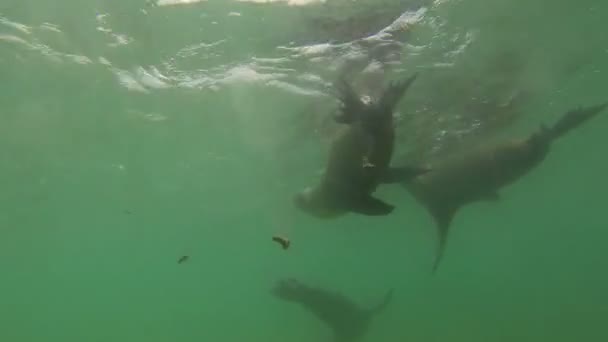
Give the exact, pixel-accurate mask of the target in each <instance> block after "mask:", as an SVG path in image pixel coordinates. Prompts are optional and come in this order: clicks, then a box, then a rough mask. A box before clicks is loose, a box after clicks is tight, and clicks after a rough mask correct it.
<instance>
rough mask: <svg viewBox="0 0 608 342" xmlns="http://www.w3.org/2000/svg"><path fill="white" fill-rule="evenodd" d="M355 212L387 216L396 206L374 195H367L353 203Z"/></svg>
mask: <svg viewBox="0 0 608 342" xmlns="http://www.w3.org/2000/svg"><path fill="white" fill-rule="evenodd" d="M351 210H352V211H353V212H356V213H359V214H363V215H367V216H385V215H388V214H390V213H391V212H393V210H395V206H393V205H391V204H388V203H386V202H384V201H382V200H380V199H377V198H375V197H372V196H366V197H363V198H361V199H359V200H358V201H353V203H352V204H351Z"/></svg>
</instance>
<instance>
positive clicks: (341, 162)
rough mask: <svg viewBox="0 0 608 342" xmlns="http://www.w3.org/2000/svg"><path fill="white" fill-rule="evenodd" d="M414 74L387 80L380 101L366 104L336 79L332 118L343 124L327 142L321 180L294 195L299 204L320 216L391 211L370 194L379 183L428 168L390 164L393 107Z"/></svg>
mask: <svg viewBox="0 0 608 342" xmlns="http://www.w3.org/2000/svg"><path fill="white" fill-rule="evenodd" d="M416 77H417V75H416V74H415V75H413V76H411V77H410V78H408V79H406V80H405V81H402V82H395V83H391V84H390V86H389V87H388V88H387V89H385V91H384V92H383V94H382V96H380V99H379V101H377V102H370V103H364V102H363V101H362V100H361V99H360V97H359V96H358V95H357V94H355V92H354V90H353V89H352V88H351V87H350V85H349V84H348V83H347V82H346V81H344V80H341V81H340V82H341V83H340V84H339V85H340V86H339V87H338V90H339V92H340V100H341V102H342V108H341V110H340V111H339V113H338V114H337V115H336V116H335V118H334V119H335V120H336V121H337V122H339V123H343V124H345V126H344V127H343V129H342V130H341V131H340V132H338V134H337V136H336V137H335V139H334V140H333V141H332V143H331V146H330V151H329V160H328V163H327V166H326V169H325V172H324V173H323V176H322V178H321V181H320V182H319V183H318V184H317V185H316V186H314V187H308V188H307V189H305V190H304V191H301V192H299V193H297V194H296V195H295V196H294V203H295V206H296V207H297V208H299V209H301V210H303V211H304V212H306V213H308V214H311V215H313V216H316V217H318V218H324V219H328V218H335V217H338V216H341V215H344V214H346V213H348V212H354V213H359V214H363V215H369V216H380V215H388V214H390V213H391V212H392V211H393V210H394V208H395V207H394V206H393V205H391V204H388V203H386V202H384V201H382V200H380V199H378V198H375V197H373V196H372V193H373V192H374V191H375V190H376V188H377V186H378V185H379V184H381V183H386V184H388V183H399V182H401V181H405V180H409V179H412V178H413V177H415V176H417V175H419V174H421V173H424V172H426V171H427V169H425V168H420V167H397V168H395V167H391V166H389V164H390V161H391V158H392V155H393V147H394V143H395V128H394V123H393V110H394V108H395V106H396V104H397V103H398V102H399V100H400V99H401V97H402V96H403V94H404V93H405V91H406V90H407V89H408V88H409V86H410V85H411V84H412V82H413V81H414V80H415V79H416Z"/></svg>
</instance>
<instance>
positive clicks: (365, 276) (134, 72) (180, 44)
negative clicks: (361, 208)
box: [0, 0, 608, 342]
mask: <svg viewBox="0 0 608 342" xmlns="http://www.w3.org/2000/svg"><path fill="white" fill-rule="evenodd" d="M311 3H312V1H311ZM402 14H403V16H401V15H402ZM607 15H608V5H607V4H606V2H605V1H599V0H593V1H592V0H581V1H576V2H572V1H554V0H539V1H528V0H443V1H439V0H437V1H430V0H429V1H424V0H417V1H413V0H411V1H398V0H392V1H389V0H386V1H372V0H368V1H346V0H345V1H337V0H333V1H332V0H328V1H326V2H325V3H322V4H318V3H317V4H315V3H312V4H308V5H301V6H296V5H294V4H291V5H290V4H287V3H285V2H276V3H263V4H259V3H258V4H254V3H250V2H237V1H228V0H225V1H220V0H216V1H211V0H210V1H208V2H206V1H203V2H198V3H193V4H181V5H172V6H168V5H167V6H165V5H163V6H158V5H155V4H154V3H153V2H150V1H148V2H146V1H137V0H133V1H102V0H97V1H75V0H63V1H42V0H37V1H35V0H27V1H26V0H19V1H17V0H1V1H0V79H1V80H2V83H1V91H0V105H1V106H0V108H1V109H0V189H1V191H0V271H1V278H0V308H1V311H0V341H10V342H38V341H44V342H47V341H48V342H55V341H57V342H59V341H61V342H69V341H74V342H75V341H78V342H82V341H103V342H107V341H125V342H127V341H128V342H135V341H146V342H156V341H158V342H160V341H163V342H165V341H166V342H169V341H171V342H186V341H226V342H232V341H264V342H272V341H294V342H299V341H302V342H304V341H306V342H310V341H331V331H330V329H329V328H328V326H326V325H324V323H323V322H322V321H320V320H317V319H316V318H315V317H314V316H313V315H311V314H310V313H309V312H307V311H306V310H304V309H303V307H301V306H297V305H294V304H292V303H287V302H284V301H280V300H278V299H277V298H275V297H274V296H272V295H271V289H272V288H273V286H274V285H275V282H276V281H278V280H280V279H283V278H287V277H293V278H297V279H298V280H300V281H302V282H304V283H307V284H311V285H314V286H318V287H321V288H325V289H327V290H330V291H336V292H341V293H343V294H344V295H345V296H348V297H349V298H351V299H352V300H353V301H355V302H357V303H359V304H360V305H362V306H368V305H373V304H374V303H377V302H378V301H379V300H380V298H381V297H382V296H383V295H384V293H385V292H386V291H387V290H388V289H390V288H393V289H394V299H393V301H392V302H391V303H390V304H389V305H388V306H387V308H386V310H384V311H383V312H382V313H380V314H378V315H377V316H376V317H374V319H373V321H372V322H371V325H370V328H369V330H368V331H367V333H366V335H365V336H363V337H362V338H361V340H360V341H387V342H391V341H467V342H471V341H483V342H493V341H509V342H510V341H552V342H557V341H568V342H570V341H585V340H586V341H603V340H605V339H607V338H608V333H607V332H606V329H605V324H606V317H608V294H607V292H606V289H607V288H608V275H607V274H606V266H607V265H608V255H607V254H606V250H605V247H604V246H605V240H606V239H607V238H608V233H606V231H605V230H606V222H605V219H604V217H603V214H604V212H603V210H605V199H604V193H605V192H606V190H607V189H608V188H607V183H606V181H605V176H606V171H608V164H607V163H606V161H605V155H606V154H605V152H604V151H603V146H605V139H604V137H605V131H606V128H608V117H607V116H608V115H603V116H600V117H598V118H596V119H594V120H593V121H592V122H590V123H589V124H586V125H585V126H584V127H581V128H580V129H578V130H576V131H575V132H573V133H571V134H569V135H568V136H567V137H565V138H564V139H561V140H560V141H559V142H558V143H557V144H556V145H555V146H554V148H553V150H552V151H551V154H550V155H549V157H548V158H547V160H546V161H544V162H543V163H542V164H541V165H540V167H538V168H537V169H535V170H534V171H533V172H532V173H530V174H529V175H527V176H526V177H524V178H523V179H521V180H520V181H519V182H517V183H515V184H514V185H513V186H510V187H508V188H505V189H504V190H503V191H501V197H502V198H501V200H500V201H498V202H497V203H479V204H475V205H471V206H468V207H467V208H466V209H464V210H463V211H462V212H461V213H459V215H458V216H457V218H456V220H455V222H454V226H453V229H452V232H451V235H450V241H449V246H448V250H447V252H446V255H445V259H444V262H443V263H442V265H441V268H440V269H439V271H438V272H437V274H435V275H431V274H430V268H431V265H432V260H433V253H434V248H435V241H436V237H435V231H434V228H433V223H432V220H431V219H430V217H429V216H428V214H427V213H426V212H425V211H424V210H423V208H422V207H421V206H420V205H419V204H418V203H416V202H415V201H414V200H413V199H412V197H411V196H410V195H409V194H407V192H406V191H405V190H404V189H403V188H401V187H398V186H383V187H382V188H380V190H379V191H378V196H379V197H382V198H383V199H385V200H386V201H389V202H391V203H394V204H395V205H397V207H398V208H397V210H396V211H395V212H394V213H393V214H392V215H390V216H387V217H384V218H370V217H363V216H356V215H348V216H345V217H343V218H340V219H338V220H334V221H321V220H318V219H315V218H314V217H310V216H307V215H305V214H304V213H302V212H299V211H297V210H296V209H295V208H294V207H293V205H292V202H291V198H292V196H293V194H294V193H295V192H297V191H299V190H301V189H302V188H303V187H304V186H306V185H309V184H312V183H313V182H314V181H315V180H317V179H318V175H319V171H320V170H322V168H323V163H324V162H325V155H326V151H327V146H328V138H330V137H331V134H332V132H333V131H332V129H333V128H332V126H331V124H332V123H331V121H330V120H329V121H328V120H324V119H323V118H327V117H328V115H330V113H331V112H332V110H334V109H335V102H334V99H333V98H332V96H331V94H330V87H329V83H330V82H332V81H333V80H334V79H335V78H336V77H337V75H338V73H339V71H338V69H339V68H340V66H341V65H342V63H344V62H345V61H346V60H354V61H355V62H353V63H354V64H353V65H356V66H355V67H353V71H352V73H353V74H354V75H360V79H362V81H360V83H359V85H358V86H359V87H360V89H363V90H364V89H367V90H370V89H371V90H370V91H371V92H373V90H375V89H377V87H376V86H374V84H375V85H377V84H379V83H374V82H378V80H377V78H376V80H375V81H374V80H372V81H369V79H373V77H371V76H369V75H372V74H371V73H366V72H364V71H363V69H364V68H365V67H366V65H367V63H369V61H370V60H369V58H368V57H366V56H368V55H369V54H367V53H368V52H369V51H371V50H369V49H371V48H370V47H369V46H375V45H374V44H376V43H377V42H376V43H373V42H372V43H370V44H368V45H365V44H363V45H360V46H359V47H357V46H358V45H357V44H356V42H353V41H355V40H356V39H359V38H365V37H370V36H371V37H377V35H376V36H374V35H375V34H377V33H378V32H380V31H381V30H382V29H383V28H385V27H387V26H389V25H391V23H394V22H396V23H397V24H399V23H404V22H408V23H409V24H410V25H411V26H410V28H411V31H409V32H408V33H407V34H406V35H404V36H400V37H397V36H395V37H392V38H391V39H394V40H395V41H397V42H400V43H401V45H397V48H396V49H395V50H394V52H395V53H396V54H397V55H396V56H395V55H393V57H392V58H393V60H394V61H395V63H394V64H391V69H390V72H389V73H388V74H387V76H386V77H387V78H401V77H405V76H407V75H410V74H412V73H413V72H414V71H418V72H420V76H419V79H418V80H417V81H416V83H415V85H414V86H413V87H412V89H411V91H410V92H409V93H408V94H407V95H406V97H405V99H404V100H403V101H402V102H401V104H400V107H399V112H400V113H401V114H402V116H403V120H401V121H400V125H399V130H398V134H399V146H398V153H397V155H396V157H395V160H397V161H400V160H401V161H402V160H406V159H408V158H412V160H414V159H423V160H424V159H432V158H439V157H441V156H442V155H448V154H450V153H453V151H454V150H457V149H459V148H460V149H464V148H466V146H469V145H470V144H473V145H479V144H484V143H485V142H486V141H489V140H492V139H494V138H495V137H501V138H502V137H505V136H514V135H525V134H528V133H530V132H532V131H534V130H535V129H536V128H537V127H538V125H539V124H540V123H541V122H547V123H550V122H554V120H556V118H557V117H558V116H559V115H560V114H562V113H564V112H565V111H567V110H568V109H570V108H572V107H574V106H578V105H591V104H596V103H600V102H602V101H606V99H607V98H608V93H607V92H606V89H608V88H607V87H606V84H607V83H606V75H608V63H607V61H608V35H606V24H605V18H606V16H607ZM400 16H401V17H400ZM349 18H350V21H348V20H349ZM345 25H346V26H345ZM348 25H350V26H348ZM389 40H390V39H389ZM366 46H367V47H366ZM366 49H367V50H366ZM366 75H368V76H369V78H368V81H365V77H368V76H366ZM380 81H382V82H384V81H385V79H383V78H380ZM366 82H371V83H370V84H372V85H371V86H368V87H367V88H366V86H365V85H366ZM363 90H362V91H363ZM514 94H516V95H514ZM517 94H519V95H517ZM522 94H523V95H522ZM513 96H515V98H516V99H518V100H517V101H515V102H514V103H515V104H514V105H513V107H512V108H511V107H509V108H510V109H509V110H499V109H497V108H502V107H500V106H498V105H494V106H492V103H494V102H496V103H498V102H500V103H503V102H504V101H507V102H508V101H509V99H512V98H513ZM493 101H494V102H493ZM488 103H490V105H488ZM484 106H485V107H484ZM604 114H608V113H604ZM319 132H320V133H319ZM273 234H283V235H286V236H288V237H289V238H290V239H291V241H292V246H291V248H290V249H289V250H287V251H284V250H282V249H281V248H280V247H279V246H278V245H276V244H274V243H273V242H272V241H271V240H270V238H271V236H272V235H273ZM183 255H188V256H190V259H189V260H188V261H187V262H184V263H181V264H178V263H177V260H178V259H179V258H180V257H181V256H183Z"/></svg>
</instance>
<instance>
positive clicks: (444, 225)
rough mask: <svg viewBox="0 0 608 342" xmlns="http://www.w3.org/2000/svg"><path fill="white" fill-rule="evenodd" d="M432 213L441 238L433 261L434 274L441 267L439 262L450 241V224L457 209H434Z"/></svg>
mask: <svg viewBox="0 0 608 342" xmlns="http://www.w3.org/2000/svg"><path fill="white" fill-rule="evenodd" d="M432 213H433V218H434V219H435V224H436V226H437V235H438V236H437V238H438V239H439V240H438V243H437V250H436V252H435V261H434V262H433V270H432V273H433V274H434V273H435V272H436V271H437V269H438V268H439V264H440V263H441V260H442V259H443V255H444V253H445V249H446V245H447V241H448V231H449V230H450V225H451V223H452V219H453V218H454V215H455V214H456V210H455V209H447V208H446V209H442V210H433V211H432Z"/></svg>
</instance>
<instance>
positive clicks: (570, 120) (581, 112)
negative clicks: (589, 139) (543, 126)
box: [550, 102, 608, 139]
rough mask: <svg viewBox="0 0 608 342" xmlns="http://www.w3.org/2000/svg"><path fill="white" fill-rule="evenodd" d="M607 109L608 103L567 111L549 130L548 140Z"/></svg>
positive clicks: (559, 135)
mask: <svg viewBox="0 0 608 342" xmlns="http://www.w3.org/2000/svg"><path fill="white" fill-rule="evenodd" d="M607 107H608V102H606V103H602V104H600V105H596V106H589V107H579V108H577V109H574V110H570V111H568V112H567V113H566V114H565V115H564V116H563V117H562V118H561V119H559V120H558V121H557V123H555V125H553V127H552V128H551V129H550V138H551V139H556V138H559V137H561V136H562V135H564V134H566V133H567V132H569V131H571V130H572V129H574V128H576V127H578V126H579V125H581V124H582V123H584V122H585V121H587V120H589V119H591V118H593V117H594V116H596V115H597V114H599V113H600V112H602V111H603V110H604V109H606V108H607Z"/></svg>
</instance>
